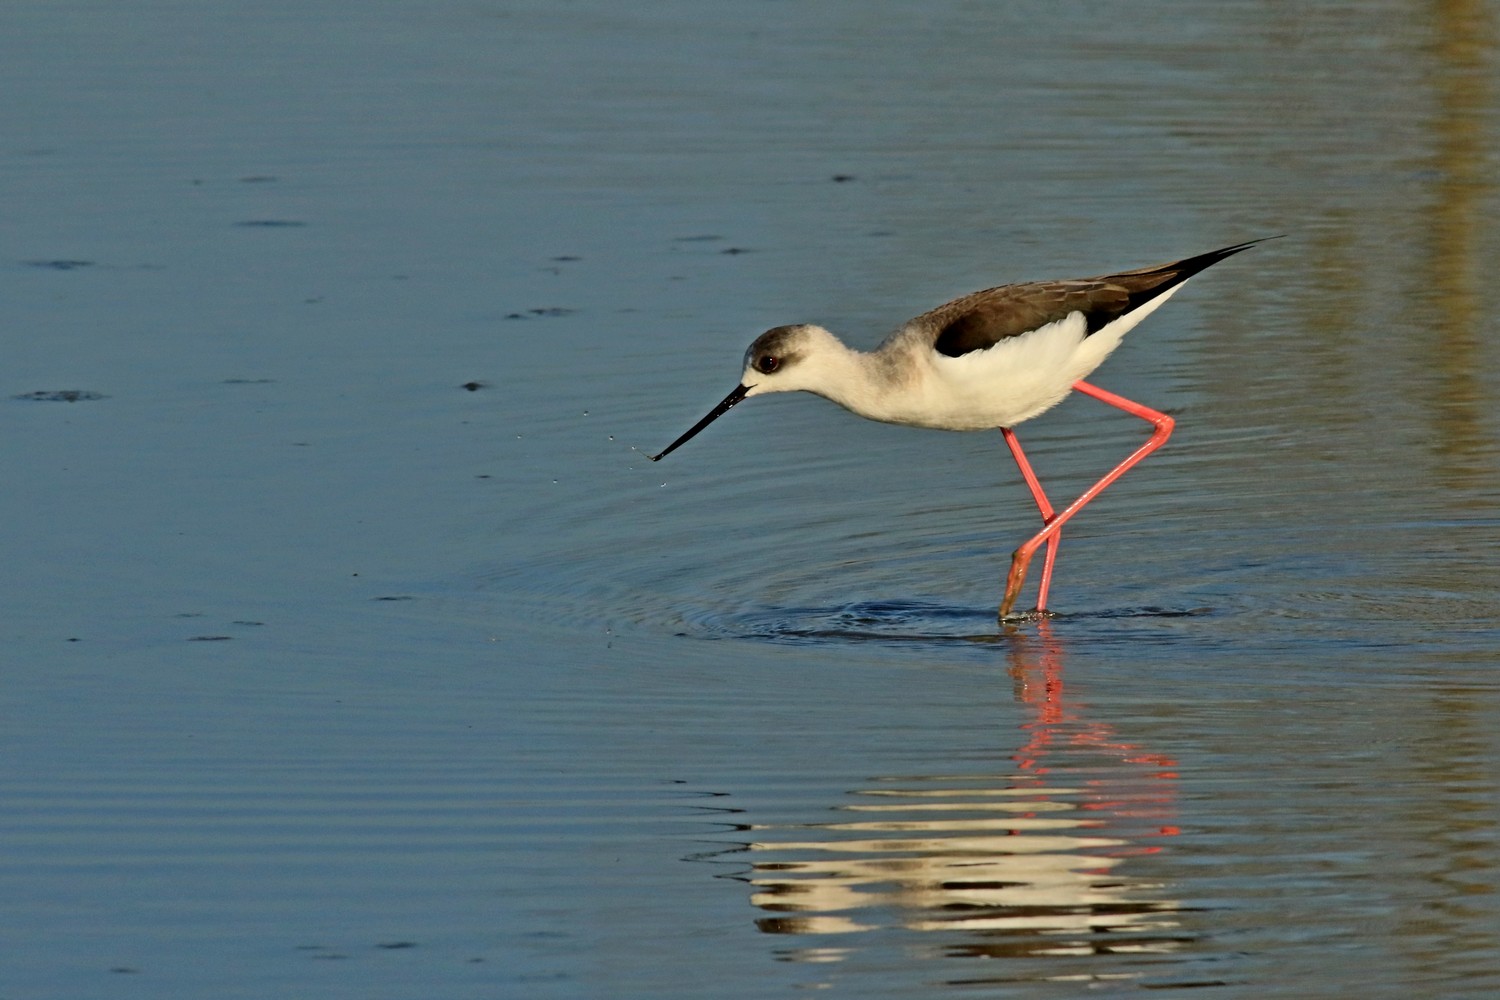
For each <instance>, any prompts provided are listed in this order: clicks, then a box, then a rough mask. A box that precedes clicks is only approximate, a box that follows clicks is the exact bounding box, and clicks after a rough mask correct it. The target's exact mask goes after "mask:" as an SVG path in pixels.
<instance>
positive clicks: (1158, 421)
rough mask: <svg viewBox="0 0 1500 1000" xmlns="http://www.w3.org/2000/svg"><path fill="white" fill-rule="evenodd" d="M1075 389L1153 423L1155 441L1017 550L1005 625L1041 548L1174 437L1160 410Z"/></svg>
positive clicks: (1089, 388)
mask: <svg viewBox="0 0 1500 1000" xmlns="http://www.w3.org/2000/svg"><path fill="white" fill-rule="evenodd" d="M1073 388H1074V389H1077V390H1078V391H1079V392H1081V393H1083V394H1085V395H1087V396H1093V397H1094V398H1095V399H1097V400H1099V401H1100V402H1103V403H1108V404H1109V405H1110V406H1113V407H1116V408H1118V409H1121V410H1124V411H1125V412H1126V413H1129V414H1132V415H1134V416H1137V417H1140V418H1141V419H1142V420H1147V421H1150V423H1151V424H1152V426H1153V427H1154V428H1155V429H1154V430H1153V431H1152V432H1151V437H1149V438H1148V439H1147V440H1146V443H1145V444H1143V445H1141V446H1140V447H1139V448H1137V449H1136V450H1135V451H1133V452H1131V453H1130V455H1129V456H1128V457H1127V458H1126V459H1125V461H1123V462H1121V463H1120V464H1119V465H1117V466H1115V467H1114V468H1113V469H1111V470H1110V471H1109V472H1107V473H1106V474H1105V475H1104V478H1102V479H1100V480H1099V481H1098V482H1097V483H1095V484H1094V485H1093V486H1090V487H1089V488H1088V489H1087V490H1085V491H1084V493H1083V495H1082V496H1080V497H1079V498H1078V499H1077V500H1074V501H1073V502H1072V503H1070V504H1068V506H1067V507H1066V508H1064V509H1063V510H1062V511H1061V512H1060V513H1058V514H1057V515H1056V516H1054V517H1051V518H1048V519H1047V526H1046V527H1045V528H1043V529H1042V530H1041V531H1039V532H1038V533H1037V534H1036V535H1035V536H1033V537H1032V538H1031V539H1030V540H1029V541H1027V542H1025V543H1023V544H1022V545H1021V547H1020V548H1018V549H1016V551H1015V554H1014V555H1013V556H1011V560H1010V575H1009V576H1008V577H1007V578H1006V580H1005V597H1004V599H1002V600H1001V602H1000V619H1001V620H1002V621H1004V620H1005V619H1006V618H1009V617H1010V611H1011V608H1012V607H1013V606H1014V605H1015V603H1016V598H1017V597H1018V596H1019V595H1020V593H1021V585H1022V584H1024V583H1025V582H1026V569H1027V567H1028V566H1030V565H1031V557H1032V556H1033V555H1035V554H1036V550H1037V547H1038V546H1040V545H1041V544H1042V543H1043V542H1049V541H1050V540H1051V539H1053V538H1055V537H1056V536H1057V533H1058V532H1059V531H1061V530H1062V526H1063V525H1064V524H1066V523H1067V522H1068V519H1069V518H1071V517H1072V516H1073V515H1074V514H1076V513H1078V512H1079V511H1080V510H1082V509H1083V507H1084V505H1085V504H1087V503H1088V502H1089V501H1090V500H1092V499H1094V497H1096V496H1098V495H1099V494H1100V493H1102V492H1104V488H1105V487H1106V486H1108V485H1109V484H1110V483H1113V482H1114V481H1115V480H1116V479H1119V478H1120V477H1121V476H1123V475H1124V474H1125V473H1126V472H1127V471H1129V470H1130V469H1131V468H1133V467H1134V466H1135V465H1136V464H1137V463H1138V462H1140V460H1141V459H1143V458H1145V457H1146V456H1147V455H1149V454H1151V453H1152V452H1153V451H1155V450H1156V449H1158V448H1160V447H1161V446H1162V444H1164V443H1165V442H1166V440H1167V438H1169V437H1171V435H1172V428H1173V426H1175V424H1176V421H1174V420H1173V419H1172V418H1171V417H1169V416H1167V415H1166V414H1165V413H1160V412H1158V411H1156V410H1153V409H1151V408H1150V407H1149V406H1142V405H1141V404H1140V403H1136V402H1133V401H1132V400H1129V399H1126V398H1125V397H1124V396H1116V395H1115V394H1114V393H1112V392H1106V391H1105V390H1103V389H1100V388H1099V387H1097V386H1093V385H1089V383H1087V382H1084V381H1081V380H1080V381H1078V382H1074V383H1073ZM1007 440H1009V439H1007ZM1025 474H1026V470H1025V469H1024V468H1023V470H1022V475H1025ZM1034 478H1035V477H1034V476H1033V477H1032V479H1034ZM1030 481H1031V480H1028V484H1029V482H1030ZM1039 489H1040V486H1039V485H1038V486H1037V487H1035V488H1033V490H1032V493H1033V495H1036V493H1037V490H1039ZM1039 502H1040V501H1039ZM1044 517H1045V515H1044ZM1048 569H1050V567H1048ZM1048 575H1049V574H1048V573H1047V572H1045V571H1044V573H1043V579H1044V582H1046V577H1047V576H1048ZM1037 603H1038V610H1041V601H1038V602H1037Z"/></svg>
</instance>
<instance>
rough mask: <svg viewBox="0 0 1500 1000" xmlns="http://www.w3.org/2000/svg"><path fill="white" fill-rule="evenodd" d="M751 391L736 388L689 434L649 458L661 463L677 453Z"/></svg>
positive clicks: (746, 386) (689, 431)
mask: <svg viewBox="0 0 1500 1000" xmlns="http://www.w3.org/2000/svg"><path fill="white" fill-rule="evenodd" d="M749 391H750V387H749V386H748V385H737V386H735V387H734V391H733V392H731V393H730V394H729V395H727V396H725V397H724V402H722V403H720V404H719V405H718V406H715V407H714V408H713V409H712V410H709V411H708V416H706V417H704V418H703V419H702V420H700V421H698V422H697V423H696V424H694V425H693V426H692V427H690V428H688V432H687V433H686V434H684V435H683V436H682V437H680V438H678V439H677V440H676V441H673V442H672V443H671V444H669V445H667V446H666V447H665V448H663V449H662V450H661V454H660V455H649V456H647V457H648V458H650V459H651V461H653V462H660V461H661V460H662V459H664V458H666V457H667V456H668V455H670V454H672V452H674V451H676V450H677V449H678V448H679V447H681V446H682V445H684V444H686V443H687V441H688V440H689V439H690V438H692V436H693V435H694V434H697V433H698V432H699V431H701V430H702V429H703V428H705V427H707V426H708V425H709V424H711V423H713V422H714V421H715V420H718V419H719V418H720V417H722V416H723V415H724V414H726V413H728V412H729V411H730V410H731V409H733V408H734V404H735V403H738V402H739V401H740V400H742V399H744V398H745V393H747V392H749Z"/></svg>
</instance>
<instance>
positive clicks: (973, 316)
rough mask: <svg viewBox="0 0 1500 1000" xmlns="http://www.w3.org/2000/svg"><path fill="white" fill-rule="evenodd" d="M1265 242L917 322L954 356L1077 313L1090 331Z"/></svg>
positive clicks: (952, 305) (956, 303)
mask: <svg viewBox="0 0 1500 1000" xmlns="http://www.w3.org/2000/svg"><path fill="white" fill-rule="evenodd" d="M1270 239H1276V237H1274V236H1273V237H1270ZM1261 242H1263V241H1262V240H1251V241H1250V242H1249V243H1240V244H1236V245H1235V246H1232V247H1225V248H1224V249H1222V250H1214V251H1212V252H1210V253H1205V254H1199V255H1198V256H1196V257H1188V258H1185V259H1183V260H1177V261H1173V262H1171V263H1170V264H1157V265H1155V266H1152V267H1143V268H1140V269H1139V270H1135V271H1122V272H1121V273H1119V274H1106V275H1100V276H1099V277H1097V278H1078V279H1074V280H1064V281H1033V282H1027V283H1026V284H1022V285H1002V286H1001V287H999V288H987V289H985V290H984V291H982V292H974V293H973V294H972V295H965V296H964V297H963V298H960V299H954V300H953V301H952V302H949V303H947V304H946V305H941V306H938V307H937V308H936V309H934V310H932V311H931V312H928V313H924V314H922V315H921V316H918V317H917V318H916V319H914V320H912V324H913V325H921V326H924V327H926V328H928V329H932V330H935V331H937V332H936V336H935V338H934V340H933V347H934V348H935V349H936V350H937V351H938V353H939V354H946V355H947V356H949V357H951V358H956V357H959V356H960V355H963V354H968V353H969V352H970V351H982V350H984V349H985V348H988V347H994V346H995V345H996V344H998V343H999V342H1000V341H1002V340H1004V339H1006V338H1007V337H1018V336H1020V335H1021V334H1023V333H1029V332H1031V331H1032V330H1035V329H1037V328H1038V327H1042V326H1046V325H1047V324H1048V323H1055V322H1057V321H1058V320H1060V319H1066V318H1067V317H1069V316H1071V315H1072V314H1073V313H1075V312H1076V313H1082V314H1083V318H1084V324H1085V325H1084V329H1085V331H1086V333H1085V335H1087V334H1089V333H1094V332H1095V331H1097V330H1100V329H1102V328H1104V327H1105V326H1107V325H1109V324H1110V323H1113V322H1114V321H1115V320H1117V319H1119V318H1120V317H1121V316H1124V315H1125V314H1126V313H1129V312H1132V311H1133V310H1135V309H1138V308H1140V307H1141V306H1143V305H1145V304H1146V303H1147V302H1150V301H1151V300H1152V299H1154V298H1156V297H1157V296H1158V295H1161V294H1163V293H1165V292H1168V291H1170V290H1171V289H1173V288H1176V287H1177V286H1178V285H1180V284H1182V283H1183V282H1184V281H1186V280H1188V279H1189V278H1191V277H1192V276H1193V275H1195V274H1197V273H1198V272H1199V271H1202V270H1203V269H1204V268H1207V267H1211V266H1212V265H1214V264H1217V263H1218V262H1219V261H1221V260H1223V259H1224V258H1225V257H1230V256H1232V255H1234V254H1237V253H1239V252H1240V251H1241V250H1246V249H1248V248H1250V247H1252V246H1254V245H1255V244H1256V243H1261Z"/></svg>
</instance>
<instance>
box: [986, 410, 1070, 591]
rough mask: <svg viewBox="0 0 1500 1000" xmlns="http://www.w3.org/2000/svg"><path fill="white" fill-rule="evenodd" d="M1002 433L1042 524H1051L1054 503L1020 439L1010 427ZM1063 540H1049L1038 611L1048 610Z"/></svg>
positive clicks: (1005, 428)
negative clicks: (1053, 568) (1054, 571)
mask: <svg viewBox="0 0 1500 1000" xmlns="http://www.w3.org/2000/svg"><path fill="white" fill-rule="evenodd" d="M1000 433H1001V434H1003V435H1005V443H1006V444H1007V445H1008V446H1009V447H1010V453H1011V456H1012V457H1014V458H1015V460H1016V467H1017V468H1019V469H1020V470H1021V478H1022V479H1024V480H1026V486H1027V488H1028V489H1030V490H1031V496H1032V499H1034V500H1035V501H1036V506H1037V510H1039V511H1041V512H1042V524H1043V525H1046V524H1050V523H1051V521H1052V502H1051V501H1050V500H1048V499H1047V494H1046V493H1044V492H1042V483H1041V481H1040V480H1039V479H1037V477H1036V473H1035V472H1033V471H1032V470H1031V463H1030V462H1029V461H1027V459H1026V453H1025V452H1024V451H1022V450H1021V442H1020V439H1018V438H1017V437H1016V432H1015V431H1013V430H1011V429H1010V428H1009V427H1002V428H1000ZM1061 540H1062V535H1061V533H1059V534H1055V535H1053V536H1052V537H1051V538H1049V539H1047V558H1046V559H1045V560H1043V562H1042V584H1041V586H1040V587H1038V588H1037V591H1036V609H1037V610H1038V611H1046V610H1047V589H1048V587H1050V586H1051V584H1052V564H1053V563H1055V562H1057V545H1058V542H1060V541H1061Z"/></svg>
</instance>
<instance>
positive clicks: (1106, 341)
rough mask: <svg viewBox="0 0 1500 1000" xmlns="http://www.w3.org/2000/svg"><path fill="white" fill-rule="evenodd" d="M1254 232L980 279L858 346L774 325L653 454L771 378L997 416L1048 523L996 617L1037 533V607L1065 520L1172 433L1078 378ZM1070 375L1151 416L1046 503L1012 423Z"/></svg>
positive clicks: (845, 394)
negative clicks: (1098, 271)
mask: <svg viewBox="0 0 1500 1000" xmlns="http://www.w3.org/2000/svg"><path fill="white" fill-rule="evenodd" d="M1267 238H1268V239H1275V238H1276V237H1267ZM1262 242H1264V240H1251V241H1250V242H1248V243H1237V244H1235V245H1234V246H1230V247H1225V248H1223V249H1222V250H1214V251H1212V252H1210V253H1205V254H1199V255H1198V256H1196V257H1187V258H1185V259H1183V260H1178V261H1173V262H1172V263H1170V264H1157V265H1155V266H1153V267H1143V268H1140V269H1139V270H1135V271H1122V272H1120V273H1119V274H1106V275H1100V276H1099V277H1096V278H1071V279H1062V280H1057V281H1030V282H1026V283H1024V284H1017V285H1001V286H1000V287H998V288H987V289H985V290H984V291H980V292H974V293H972V294H970V295H965V296H962V297H961V298H957V299H954V300H953V301H952V302H949V303H947V304H945V305H941V306H938V307H937V308H936V309H933V310H932V311H930V312H925V313H923V314H922V315H920V316H918V317H917V318H915V319H913V320H910V321H908V322H907V323H906V324H904V325H903V326H902V327H901V328H900V329H899V330H897V331H896V332H895V333H893V334H891V336H890V337H888V338H887V339H886V340H885V342H884V343H882V344H881V345H880V346H879V347H877V348H875V350H873V351H868V352H865V351H857V350H854V349H853V348H850V347H848V346H847V345H845V344H844V343H843V342H842V341H840V340H839V339H838V338H837V337H835V336H834V335H833V334H831V333H829V332H828V331H827V330H825V329H823V328H822V327H821V326H813V325H811V324H798V325H795V326H778V327H775V328H773V329H770V330H767V331H766V332H765V333H763V334H761V335H760V336H759V337H757V338H755V342H754V343H752V344H751V345H750V347H749V349H748V350H747V351H745V366H744V374H743V375H742V376H741V378H740V384H739V385H737V386H735V389H734V391H733V392H731V393H730V394H729V395H728V396H725V397H724V400H723V402H721V403H720V404H719V405H718V406H715V407H714V408H713V409H712V410H710V411H709V413H708V415H707V416H705V417H704V418H703V419H702V420H700V421H698V422H697V423H696V424H694V425H693V426H692V427H691V428H689V429H688V431H687V433H686V434H683V435H682V436H681V437H680V438H678V439H677V440H676V441H673V442H672V443H671V444H669V445H668V446H667V447H666V448H664V449H663V450H662V451H661V453H660V454H658V455H652V456H650V458H651V460H652V461H653V462H659V461H661V460H662V459H663V458H665V457H666V456H667V455H669V454H670V453H671V452H673V451H674V450H676V449H677V448H678V447H680V446H681V445H682V444H683V443H684V442H686V441H688V440H689V439H690V438H692V437H693V436H694V435H695V434H697V433H698V432H699V431H701V430H703V428H705V427H707V426H708V425H709V424H710V423H712V422H713V421H715V420H717V419H718V418H719V417H721V416H723V415H724V414H725V413H727V412H728V411H729V409H730V408H731V407H733V406H734V405H735V404H737V403H739V402H740V400H742V399H746V398H748V397H750V396H759V395H762V394H763V393H768V392H795V391H799V390H800V391H803V392H811V393H815V394H816V395H819V396H823V397H825V398H826V399H831V400H832V401H833V402H835V403H838V404H839V405H840V406H842V407H844V408H845V409H848V410H852V411H853V412H854V413H857V414H859V415H860V416H862V417H868V418H869V419H871V420H880V421H884V422H886V423H891V424H908V425H911V426H913V427H934V428H939V429H942V430H950V431H977V430H991V429H994V428H999V429H1000V433H1001V434H1002V435H1004V437H1005V443H1006V444H1007V445H1008V446H1009V447H1010V452H1011V454H1012V455H1013V456H1014V457H1015V460H1016V465H1017V466H1019V467H1020V470H1021V476H1022V478H1023V479H1025V480H1026V485H1027V487H1029V488H1030V490H1031V495H1032V497H1033V498H1035V500H1036V504H1037V507H1038V508H1039V509H1040V510H1041V513H1042V521H1043V524H1044V525H1045V527H1043V528H1042V530H1041V531H1039V532H1038V533H1037V534H1036V535H1035V536H1033V537H1032V538H1031V539H1029V540H1028V541H1026V542H1025V543H1023V544H1022V545H1021V547H1020V548H1018V549H1016V551H1015V553H1014V554H1013V555H1012V557H1011V563H1010V573H1009V575H1008V576H1007V578H1006V582H1005V596H1004V597H1003V598H1002V599H1001V601H1000V619H1001V621H1004V620H1006V619H1008V618H1011V617H1012V614H1011V612H1012V609H1013V608H1014V606H1015V603H1016V598H1017V596H1018V595H1019V594H1020V592H1021V586H1022V584H1024V583H1025V581H1026V570H1027V567H1028V566H1030V564H1031V558H1032V556H1033V555H1034V554H1035V553H1036V550H1037V549H1038V548H1039V547H1040V546H1042V545H1043V544H1044V543H1045V544H1046V546H1047V556H1046V559H1045V560H1044V562H1043V567H1042V581H1041V584H1040V586H1039V587H1038V589H1037V600H1036V613H1038V614H1040V613H1044V612H1045V611H1046V608H1047V590H1048V587H1049V586H1050V585H1051V582H1052V566H1053V563H1054V562H1055V560H1056V559H1057V539H1058V534H1059V532H1060V531H1061V530H1062V526H1063V525H1064V524H1065V523H1067V521H1068V520H1069V519H1070V518H1072V517H1073V515H1074V514H1077V513H1078V511H1079V510H1080V509H1082V508H1083V506H1084V505H1085V504H1087V503H1088V502H1089V501H1090V500H1092V499H1094V497H1096V496H1098V495H1099V493H1100V492H1102V491H1103V490H1104V488H1105V487H1107V486H1108V485H1109V484H1110V483H1113V482H1114V481H1115V480H1116V479H1118V478H1120V476H1121V475H1123V474H1124V473H1125V472H1126V470H1128V469H1130V468H1131V467H1132V466H1134V465H1135V464H1136V463H1137V462H1139V461H1140V460H1141V459H1143V458H1145V457H1146V456H1147V455H1149V454H1151V453H1152V452H1153V451H1155V450H1156V449H1157V448H1159V447H1161V445H1162V443H1163V442H1165V441H1166V440H1167V438H1168V436H1170V435H1171V433H1172V426H1173V420H1172V418H1171V417H1169V416H1167V415H1166V414H1165V413H1160V412H1158V411H1156V410H1153V409H1151V408H1150V407H1148V406H1143V405H1141V404H1140V403H1136V402H1133V401H1131V400H1128V399H1125V398H1124V397H1123V396H1116V395H1115V394H1114V393H1111V392H1107V391H1105V390H1103V389H1100V388H1099V387H1098V386H1095V385H1090V384H1089V383H1088V382H1085V381H1083V379H1084V378H1085V377H1086V376H1088V375H1089V374H1091V373H1092V372H1093V371H1094V369H1095V368H1098V367H1099V365H1100V364H1102V363H1103V361H1104V359H1105V358H1107V357H1109V354H1110V352H1111V351H1113V350H1114V349H1115V348H1116V347H1118V346H1119V344H1120V341H1121V339H1122V338H1124V336H1125V334H1126V333H1128V332H1129V331H1130V330H1132V329H1134V327H1135V325H1136V324H1137V323H1139V322H1140V321H1141V320H1143V319H1145V318H1146V317H1147V316H1149V315H1151V313H1153V312H1155V311H1156V309H1157V308H1158V307H1159V306H1161V305H1162V304H1163V303H1164V302H1166V301H1167V299H1169V298H1171V297H1172V295H1173V293H1175V292H1176V291H1177V290H1178V289H1179V288H1181V287H1182V285H1183V283H1184V282H1185V281H1187V280H1188V279H1189V278H1191V277H1192V276H1193V275H1195V274H1197V273H1198V272H1199V271H1202V270H1204V269H1205V268H1208V267H1211V266H1212V265H1214V264H1217V263H1218V262H1219V261H1221V260H1223V259H1224V258H1226V257H1230V256H1232V255H1234V254H1237V253H1239V252H1240V251H1241V250H1246V249H1249V248H1250V247H1252V246H1254V245H1255V244H1257V243H1262ZM1072 389H1076V390H1078V391H1079V392H1081V393H1084V394H1086V395H1089V396H1093V397H1094V398H1095V399H1098V400H1100V401H1102V402H1105V403H1108V404H1109V405H1110V406H1114V407H1118V408H1119V409H1121V410H1124V411H1125V412H1126V413H1130V414H1134V415H1135V416H1137V417H1140V418H1141V419H1143V420H1146V421H1149V422H1150V423H1151V425H1152V427H1153V430H1152V432H1151V436H1150V437H1149V438H1148V439H1147V440H1146V442H1145V444H1143V445H1141V446H1140V447H1139V448H1137V449H1136V450H1135V451H1133V452H1132V453H1131V454H1130V455H1129V456H1127V457H1126V459H1125V460H1124V461H1123V462H1121V463H1120V464H1119V465H1117V466H1115V467H1114V468H1113V469H1111V470H1110V471H1109V472H1108V473H1107V474H1106V475H1105V476H1104V478H1102V479H1100V480H1099V481H1098V482H1097V483H1095V484H1094V485H1093V486H1091V487H1089V488H1088V489H1087V490H1085V491H1084V493H1083V495H1082V496H1080V497H1079V498H1078V499H1077V500H1074V501H1073V502H1072V503H1070V504H1069V505H1068V506H1067V507H1065V508H1063V509H1062V510H1061V511H1055V510H1054V509H1053V507H1052V504H1051V502H1049V501H1048V499H1047V495H1046V494H1045V493H1044V492H1043V491H1042V485H1041V483H1040V481H1038V479H1037V477H1036V473H1035V472H1033V471H1032V469H1031V463H1030V462H1029V461H1027V459H1026V453H1025V452H1023V451H1022V450H1021V443H1020V441H1019V440H1017V438H1016V434H1015V430H1014V429H1013V428H1014V427H1015V426H1016V424H1019V423H1020V422H1021V421H1023V420H1030V419H1031V418H1032V417H1034V416H1037V415H1038V414H1040V413H1044V412H1046V411H1047V410H1049V409H1051V408H1052V407H1053V406H1056V405H1057V404H1058V403H1059V402H1061V400H1062V399H1063V397H1065V396H1066V395H1067V394H1068V392H1069V390H1072Z"/></svg>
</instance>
